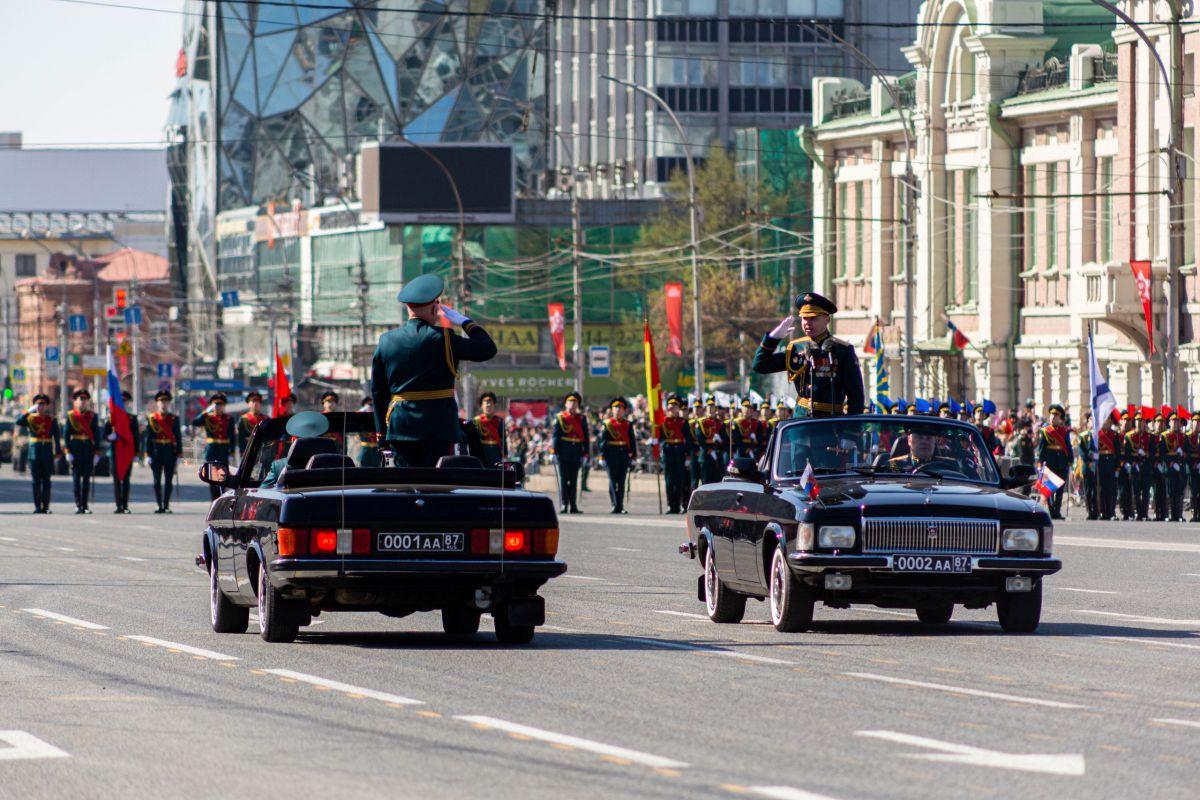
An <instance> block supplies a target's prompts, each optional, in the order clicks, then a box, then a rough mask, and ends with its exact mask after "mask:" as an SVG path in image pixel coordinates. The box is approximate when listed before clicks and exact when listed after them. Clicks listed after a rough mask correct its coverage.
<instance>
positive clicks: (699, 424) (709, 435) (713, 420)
mask: <svg viewBox="0 0 1200 800" xmlns="http://www.w3.org/2000/svg"><path fill="white" fill-rule="evenodd" d="M724 429H725V424H724V423H723V422H721V418H720V417H701V418H700V419H699V420H697V421H696V443H697V444H698V445H699V446H701V447H704V448H707V449H710V450H711V449H714V448H716V447H717V446H718V445H719V444H720V442H719V441H717V440H718V438H720V436H721V431H723V430H724Z"/></svg>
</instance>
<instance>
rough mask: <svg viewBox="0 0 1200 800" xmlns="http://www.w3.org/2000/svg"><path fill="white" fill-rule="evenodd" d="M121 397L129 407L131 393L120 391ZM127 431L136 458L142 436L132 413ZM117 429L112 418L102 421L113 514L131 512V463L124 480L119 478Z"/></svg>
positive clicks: (131, 397)
mask: <svg viewBox="0 0 1200 800" xmlns="http://www.w3.org/2000/svg"><path fill="white" fill-rule="evenodd" d="M121 399H123V400H124V401H125V407H126V408H130V407H131V406H130V405H129V404H130V403H132V402H133V395H131V394H130V393H129V392H121ZM129 432H130V433H131V434H133V457H134V459H136V458H137V457H138V456H139V455H141V450H142V438H141V436H140V435H139V434H138V420H137V417H136V416H134V415H133V414H130V415H129ZM117 438H118V437H117V431H116V429H115V428H113V424H112V420H111V419H109V420H107V421H106V422H105V423H104V439H105V441H107V442H108V463H110V464H112V479H113V499H114V500H115V501H116V505H117V508H116V510H115V511H113V513H114V514H131V513H133V512H131V511H130V510H129V488H130V486H131V484H132V483H133V465H132V464H130V466H129V471H128V472H126V473H125V480H121V479H120V478H119V477H118V476H117Z"/></svg>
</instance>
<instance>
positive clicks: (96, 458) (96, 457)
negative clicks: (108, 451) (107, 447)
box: [92, 455, 100, 467]
mask: <svg viewBox="0 0 1200 800" xmlns="http://www.w3.org/2000/svg"><path fill="white" fill-rule="evenodd" d="M99 463H100V456H99V455H94V456H92V466H93V467H94V466H96V465H97V464H99Z"/></svg>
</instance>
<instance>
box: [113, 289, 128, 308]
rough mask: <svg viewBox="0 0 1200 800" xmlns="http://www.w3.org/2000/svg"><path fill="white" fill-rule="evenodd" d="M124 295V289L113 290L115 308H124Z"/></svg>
mask: <svg viewBox="0 0 1200 800" xmlns="http://www.w3.org/2000/svg"><path fill="white" fill-rule="evenodd" d="M126 294H127V290H125V289H113V305H115V306H116V307H117V308H124V307H125V298H126Z"/></svg>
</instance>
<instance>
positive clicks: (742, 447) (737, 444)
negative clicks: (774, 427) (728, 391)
mask: <svg viewBox="0 0 1200 800" xmlns="http://www.w3.org/2000/svg"><path fill="white" fill-rule="evenodd" d="M729 441H730V442H732V443H733V449H734V450H735V451H738V452H741V451H753V450H755V449H756V448H757V447H758V441H759V437H758V420H755V419H750V418H749V417H738V418H737V419H735V420H732V421H731V422H730V423H729Z"/></svg>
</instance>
